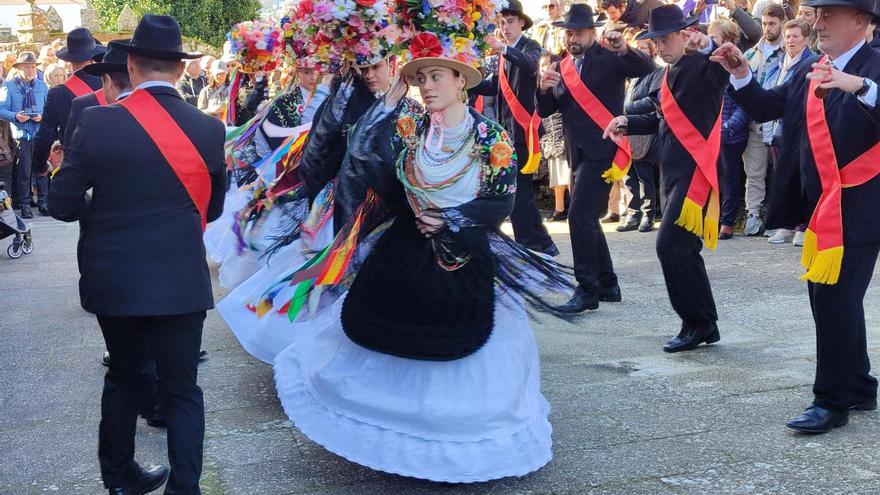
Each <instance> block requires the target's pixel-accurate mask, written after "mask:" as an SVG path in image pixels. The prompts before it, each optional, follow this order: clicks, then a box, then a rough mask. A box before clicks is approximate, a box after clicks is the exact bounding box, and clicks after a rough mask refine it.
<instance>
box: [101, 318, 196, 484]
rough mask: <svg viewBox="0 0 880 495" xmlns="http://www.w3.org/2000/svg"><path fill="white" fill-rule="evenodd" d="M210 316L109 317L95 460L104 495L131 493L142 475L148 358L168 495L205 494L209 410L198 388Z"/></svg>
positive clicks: (103, 322) (103, 320) (103, 325)
mask: <svg viewBox="0 0 880 495" xmlns="http://www.w3.org/2000/svg"><path fill="white" fill-rule="evenodd" d="M204 321H205V312H204V311H202V312H198V313H190V314H185V315H175V316H154V317H151V316H145V317H106V316H98V324H99V325H100V326H101V331H102V332H103V334H104V341H105V342H106V344H107V350H109V351H110V370H109V371H108V372H107V375H106V376H105V378H104V393H103V396H102V397H101V426H100V431H99V436H98V458H99V460H100V462H101V476H102V478H103V480H104V486H106V487H107V488H120V487H127V486H130V485H131V484H132V483H133V481H134V479H135V477H136V476H137V474H138V473H139V467H138V465H137V464H136V463H135V461H134V443H135V430H136V425H137V417H138V412H139V407H140V404H141V398H142V397H143V396H144V390H143V388H144V386H145V385H144V384H145V383H147V382H146V381H145V374H146V373H148V367H149V362H150V358H152V360H153V361H154V362H155V366H156V374H157V375H158V378H159V393H160V397H161V401H160V403H161V406H162V412H163V415H164V416H165V421H166V422H167V424H168V460H169V464H170V466H171V477H170V478H169V480H168V484H167V485H166V487H165V493H166V494H200V493H201V492H200V491H199V478H200V477H201V474H202V450H203V443H204V437H205V406H204V401H203V398H202V390H201V389H200V388H199V386H198V385H197V384H196V377H197V373H198V361H199V349H200V348H201V342H202V326H203V324H204Z"/></svg>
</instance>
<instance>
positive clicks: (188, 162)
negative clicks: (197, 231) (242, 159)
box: [118, 89, 211, 230]
mask: <svg viewBox="0 0 880 495" xmlns="http://www.w3.org/2000/svg"><path fill="white" fill-rule="evenodd" d="M118 105H119V106H121V107H123V108H125V109H126V110H128V111H129V113H131V115H132V116H133V117H134V119H135V120H136V121H137V123H138V124H140V126H141V127H142V128H143V129H144V131H146V133H147V135H148V136H149V137H150V139H151V140H152V141H153V144H155V145H156V148H158V149H159V152H160V153H162V156H163V157H164V158H165V161H167V162H168V165H170V166H171V169H172V170H174V173H175V175H177V178H178V179H179V180H180V182H181V184H183V187H184V189H186V192H187V194H189V197H190V199H192V202H193V203H194V204H195V206H196V209H197V210H198V211H199V216H201V218H202V229H203V230H204V228H205V224H206V222H207V217H208V203H209V202H210V200H211V177H210V175H209V174H208V167H207V165H205V160H204V159H203V158H202V155H201V154H200V153H199V150H197V149H196V147H195V145H194V144H193V143H192V141H190V139H189V137H187V135H186V134H185V133H184V132H183V130H182V129H181V128H180V126H179V125H177V122H175V121H174V119H173V118H172V117H171V115H169V114H168V112H167V111H166V110H165V109H164V108H162V105H160V104H159V102H158V101H157V100H156V98H155V97H153V95H151V94H150V93H149V92H148V91H146V90H143V89H139V90H137V91H135V92H134V93H132V94H131V95H129V96H128V97H127V98H125V99H124V100H122V101H120V102H119V103H118Z"/></svg>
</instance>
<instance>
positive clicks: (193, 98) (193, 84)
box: [177, 74, 208, 107]
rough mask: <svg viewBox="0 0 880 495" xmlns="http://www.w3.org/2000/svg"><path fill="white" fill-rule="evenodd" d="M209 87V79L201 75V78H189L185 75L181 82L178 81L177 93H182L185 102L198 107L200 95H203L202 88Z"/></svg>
mask: <svg viewBox="0 0 880 495" xmlns="http://www.w3.org/2000/svg"><path fill="white" fill-rule="evenodd" d="M207 85H208V78H207V77H205V76H203V75H199V77H189V76H188V75H186V74H184V75H183V77H181V78H180V81H177V91H179V92H180V96H182V97H183V99H184V101H186V102H187V103H189V104H190V105H192V106H194V107H197V106H199V93H201V92H202V88H204V87H205V86H207Z"/></svg>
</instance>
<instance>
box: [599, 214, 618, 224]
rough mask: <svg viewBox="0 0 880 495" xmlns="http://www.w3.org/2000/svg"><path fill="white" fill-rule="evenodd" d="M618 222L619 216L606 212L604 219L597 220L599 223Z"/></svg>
mask: <svg viewBox="0 0 880 495" xmlns="http://www.w3.org/2000/svg"><path fill="white" fill-rule="evenodd" d="M619 221H620V215H618V214H617V213H611V212H608V213H606V214H605V216H604V217H602V218H600V219H599V222H600V223H615V222H619Z"/></svg>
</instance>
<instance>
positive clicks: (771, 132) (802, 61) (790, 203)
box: [764, 19, 819, 246]
mask: <svg viewBox="0 0 880 495" xmlns="http://www.w3.org/2000/svg"><path fill="white" fill-rule="evenodd" d="M811 34H812V28H811V27H810V25H809V24H807V23H806V22H805V21H803V20H800V19H795V20H792V21H788V22H787V23H786V24H785V27H784V30H783V39H784V41H783V43H784V45H785V56H784V57H783V58H782V59H781V60H777V61H775V62H774V63H773V65H771V66H770V68H769V69H768V70H767V77H766V78H765V79H764V88H765V89H773V88H775V87H777V86H781V85H783V84H785V83H786V82H788V81H789V79H791V77H792V75H793V74H795V72H796V71H797V70H798V68H799V67H801V66H811V65H812V64H813V63H814V62H816V61H817V60H818V59H819V56H818V55H817V54H815V53H813V52H812V51H810V49H809V48H808V46H807V42H808V41H809V39H810V35H811ZM782 125H783V122H782V119H778V120H774V121H771V122H767V123H765V124H764V143H765V144H767V145H769V146H770V149H771V151H772V153H771V154H772V155H773V157H774V158H773V174H772V176H773V180H772V181H771V182H770V190H769V194H768V195H767V215H766V220H767V228H768V229H771V230H775V232H774V233H773V235H771V236H770V239H769V241H770V243H771V244H786V243H788V242H792V243H793V244H794V245H796V246H802V245H803V241H804V230H805V229H806V226H805V225H803V223H804V221H805V220H806V219H807V216H806V213H805V209H806V206H805V204H804V203H805V202H804V201H803V198H802V194H801V190H802V188H801V180H800V160H799V157H798V153H797V147H795V146H786V144H785V143H783V142H782Z"/></svg>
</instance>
